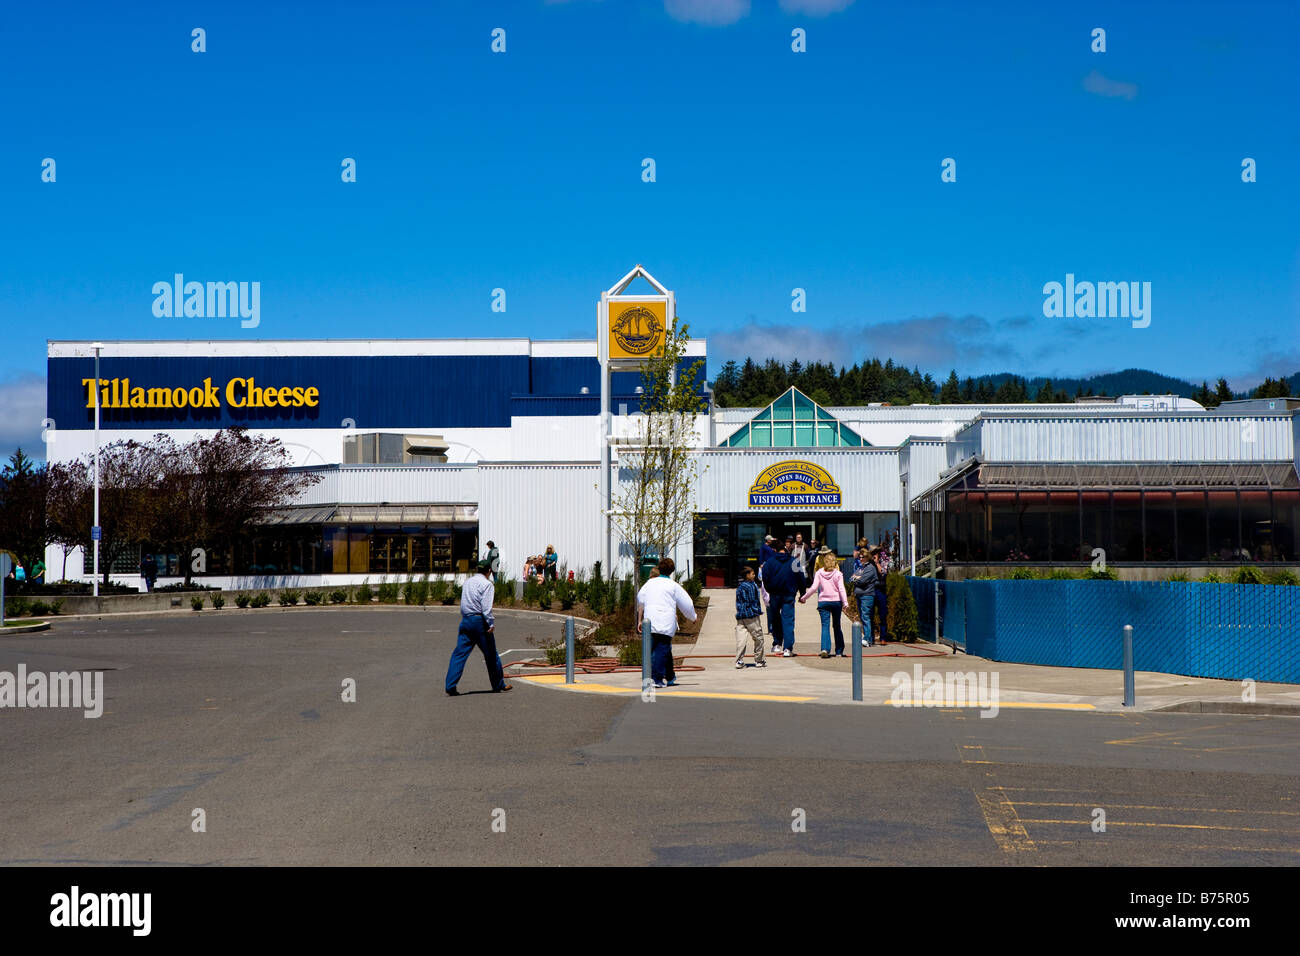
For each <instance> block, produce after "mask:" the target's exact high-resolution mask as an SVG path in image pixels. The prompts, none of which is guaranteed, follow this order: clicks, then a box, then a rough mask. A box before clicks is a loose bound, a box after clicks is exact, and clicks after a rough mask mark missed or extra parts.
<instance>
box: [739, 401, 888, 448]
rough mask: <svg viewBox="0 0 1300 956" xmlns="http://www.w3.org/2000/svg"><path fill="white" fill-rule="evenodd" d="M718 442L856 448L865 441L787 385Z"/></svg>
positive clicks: (771, 446)
mask: <svg viewBox="0 0 1300 956" xmlns="http://www.w3.org/2000/svg"><path fill="white" fill-rule="evenodd" d="M722 444H723V445H724V446H726V447H731V448H833V447H837V446H839V447H844V446H848V447H854V448H860V447H862V446H863V445H865V444H866V442H864V441H863V440H862V436H861V435H859V434H857V433H856V432H854V431H853V429H851V428H849V427H848V426H847V425H845V424H844V423H843V422H841V421H839V420H838V419H836V417H835V416H834V415H832V414H831V413H830V412H828V411H826V409H824V408H822V407H821V406H820V405H818V404H817V403H816V402H814V401H813V400H812V399H811V398H809V397H808V396H807V395H805V394H804V393H803V392H801V391H799V390H798V389H797V388H791V389H788V390H787V391H786V392H785V394H783V395H782V396H781V397H780V398H778V399H777V400H776V401H774V402H773V403H772V404H771V405H769V406H768V407H767V408H765V409H763V410H762V411H761V412H759V413H758V414H757V415H755V416H754V417H753V418H751V419H750V420H749V421H748V422H747V423H745V424H744V425H742V426H741V427H740V428H738V429H737V430H736V431H735V432H734V433H732V434H731V435H730V436H729V437H728V438H727V439H726V440H724V441H723V442H722Z"/></svg>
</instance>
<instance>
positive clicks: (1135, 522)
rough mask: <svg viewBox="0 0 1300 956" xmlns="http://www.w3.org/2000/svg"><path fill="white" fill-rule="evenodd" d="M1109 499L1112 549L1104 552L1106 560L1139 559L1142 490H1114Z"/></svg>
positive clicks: (1140, 554) (1140, 550)
mask: <svg viewBox="0 0 1300 956" xmlns="http://www.w3.org/2000/svg"><path fill="white" fill-rule="evenodd" d="M1110 501H1111V505H1110V507H1111V522H1112V525H1111V526H1112V529H1113V534H1114V540H1113V544H1114V550H1109V551H1107V552H1106V560H1107V561H1141V560H1142V492H1140V491H1116V492H1114V493H1113V494H1112V495H1111V498H1110Z"/></svg>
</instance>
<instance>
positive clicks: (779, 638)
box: [768, 594, 794, 651]
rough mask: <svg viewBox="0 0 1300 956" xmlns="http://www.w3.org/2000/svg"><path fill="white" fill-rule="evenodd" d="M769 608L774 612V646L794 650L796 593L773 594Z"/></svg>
mask: <svg viewBox="0 0 1300 956" xmlns="http://www.w3.org/2000/svg"><path fill="white" fill-rule="evenodd" d="M768 610H769V611H770V612H771V614H772V646H773V647H784V648H785V649H786V650H787V651H792V650H794V595H793V594H773V595H771V601H770V602H769V603H768Z"/></svg>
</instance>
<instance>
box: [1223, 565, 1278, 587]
mask: <svg viewBox="0 0 1300 956" xmlns="http://www.w3.org/2000/svg"><path fill="white" fill-rule="evenodd" d="M1228 580H1229V581H1231V582H1232V583H1233V584H1267V583H1268V578H1266V577H1264V572H1263V571H1261V570H1260V569H1259V568H1257V567H1255V566H1254V565H1253V564H1246V565H1242V566H1241V567H1239V568H1237V570H1235V571H1233V572H1232V575H1231V576H1230V577H1229V578H1228Z"/></svg>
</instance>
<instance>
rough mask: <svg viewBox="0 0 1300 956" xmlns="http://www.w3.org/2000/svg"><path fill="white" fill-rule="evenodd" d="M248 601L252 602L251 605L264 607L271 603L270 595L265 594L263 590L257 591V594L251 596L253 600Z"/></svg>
mask: <svg viewBox="0 0 1300 956" xmlns="http://www.w3.org/2000/svg"><path fill="white" fill-rule="evenodd" d="M249 603H250V604H252V606H253V607H266V606H267V605H269V604H270V603H271V595H269V594H267V593H266V592H265V591H258V592H257V594H255V595H254V596H253V600H252V601H250V602H249Z"/></svg>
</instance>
